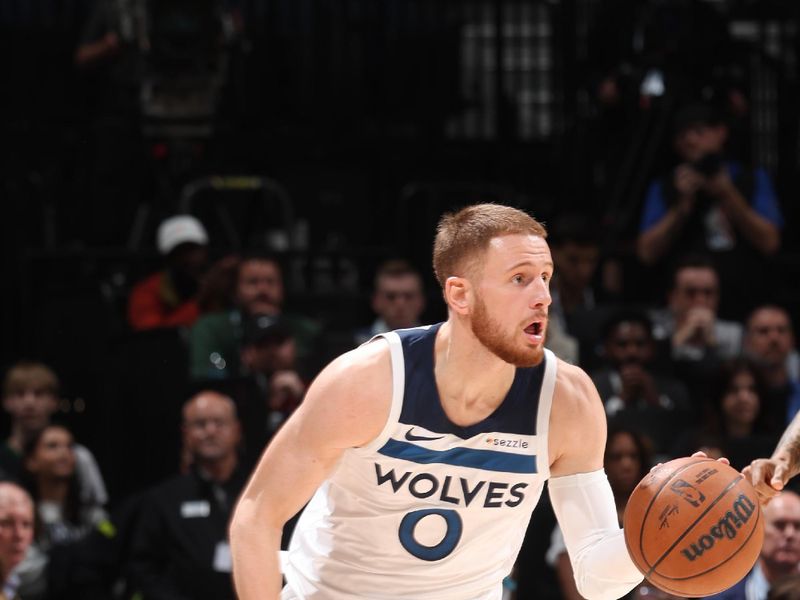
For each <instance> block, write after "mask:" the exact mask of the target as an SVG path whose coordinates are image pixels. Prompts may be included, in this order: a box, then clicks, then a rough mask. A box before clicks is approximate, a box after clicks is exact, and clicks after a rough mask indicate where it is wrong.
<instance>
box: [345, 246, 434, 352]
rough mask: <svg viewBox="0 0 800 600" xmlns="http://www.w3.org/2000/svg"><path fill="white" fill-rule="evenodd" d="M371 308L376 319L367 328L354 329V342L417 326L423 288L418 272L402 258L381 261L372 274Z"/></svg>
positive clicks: (423, 294) (422, 298) (423, 298)
mask: <svg viewBox="0 0 800 600" xmlns="http://www.w3.org/2000/svg"><path fill="white" fill-rule="evenodd" d="M372 310H373V311H374V312H375V314H376V315H377V318H376V319H375V321H373V323H372V325H370V326H369V327H364V328H362V329H359V330H358V331H356V333H355V335H354V342H355V344H356V345H359V344H363V343H364V342H366V341H367V340H369V339H371V338H372V337H373V336H375V335H378V334H379V333H386V332H387V331H393V330H395V329H406V328H408V327H416V326H417V325H419V318H420V316H421V315H422V312H423V311H424V310H425V290H424V288H423V285H422V277H421V276H420V274H419V272H418V271H417V270H416V269H414V267H412V266H411V265H410V264H409V263H407V262H406V261H404V260H389V261H386V262H384V263H383V264H381V265H380V266H379V267H378V270H377V272H376V273H375V291H374V292H373V293H372Z"/></svg>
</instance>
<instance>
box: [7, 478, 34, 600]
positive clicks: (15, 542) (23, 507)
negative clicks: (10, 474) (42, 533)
mask: <svg viewBox="0 0 800 600" xmlns="http://www.w3.org/2000/svg"><path fill="white" fill-rule="evenodd" d="M33 524H34V515H33V500H31V497H30V496H29V495H28V492H26V491H25V490H23V489H22V488H21V487H19V486H18V485H16V484H14V483H11V482H8V481H5V482H1V483H0V585H1V586H2V589H0V600H12V599H13V598H18V596H17V595H16V593H17V588H18V587H19V577H18V575H17V574H16V573H15V569H16V568H17V566H18V565H19V564H20V563H22V561H23V559H24V558H25V556H26V555H27V553H28V549H29V548H30V545H31V542H32V541H33Z"/></svg>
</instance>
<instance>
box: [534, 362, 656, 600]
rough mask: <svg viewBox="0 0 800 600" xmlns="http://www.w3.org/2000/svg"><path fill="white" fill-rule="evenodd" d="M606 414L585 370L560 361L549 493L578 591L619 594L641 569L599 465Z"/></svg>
mask: <svg viewBox="0 0 800 600" xmlns="http://www.w3.org/2000/svg"><path fill="white" fill-rule="evenodd" d="M605 445H606V415H605V411H604V410H603V403H602V401H601V400H600V396H599V394H598V393H597V389H596V388H595V387H594V384H593V383H592V381H591V379H589V376H588V375H586V373H584V372H583V371H582V370H581V369H579V368H578V367H574V366H571V365H568V364H566V363H564V362H561V361H560V362H559V367H558V375H557V378H556V386H555V391H554V396H553V407H552V409H551V415H550V434H549V452H550V475H551V479H550V482H549V490H550V498H551V500H552V503H553V509H554V511H555V513H556V517H557V518H558V522H559V524H560V526H561V530H562V532H563V533H564V541H565V543H566V546H567V552H568V554H569V557H570V562H571V563H572V569H573V572H574V574H575V584H576V586H577V588H578V591H579V592H580V594H581V595H582V596H583V597H584V598H587V599H588V600H605V599H612V598H620V597H621V596H624V595H625V594H627V593H628V592H629V591H631V590H632V589H633V588H634V587H636V586H637V585H638V584H639V582H641V581H642V574H641V573H640V572H639V570H638V569H637V568H636V566H635V565H634V564H633V561H632V560H631V558H630V555H629V554H628V550H627V548H626V546H625V539H624V537H623V534H622V529H620V527H619V523H618V521H617V509H616V504H615V502H614V494H613V493H612V491H611V486H610V485H609V483H608V479H607V478H606V474H605V471H604V470H603V454H604V451H605Z"/></svg>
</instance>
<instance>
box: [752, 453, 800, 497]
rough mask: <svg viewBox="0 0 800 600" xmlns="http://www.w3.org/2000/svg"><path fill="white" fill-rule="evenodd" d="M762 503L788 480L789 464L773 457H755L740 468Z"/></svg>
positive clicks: (775, 494) (775, 493)
mask: <svg viewBox="0 0 800 600" xmlns="http://www.w3.org/2000/svg"><path fill="white" fill-rule="evenodd" d="M742 474H743V475H744V476H745V477H746V478H747V479H748V480H749V481H750V483H752V484H753V487H754V488H755V489H756V492H758V497H759V498H760V500H761V502H762V503H763V504H766V503H767V502H769V501H770V500H771V499H772V498H774V497H775V496H777V495H778V494H779V493H780V491H781V490H782V489H783V487H784V486H785V485H786V482H787V481H789V476H790V472H789V466H788V465H787V464H786V463H785V462H784V461H781V460H776V459H774V458H757V459H756V460H754V461H753V462H751V463H750V464H749V465H748V466H746V467H745V468H744V469H742Z"/></svg>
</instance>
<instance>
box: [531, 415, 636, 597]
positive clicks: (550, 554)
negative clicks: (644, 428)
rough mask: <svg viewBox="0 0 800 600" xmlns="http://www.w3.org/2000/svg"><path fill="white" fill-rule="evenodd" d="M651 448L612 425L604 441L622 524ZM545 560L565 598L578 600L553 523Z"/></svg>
mask: <svg viewBox="0 0 800 600" xmlns="http://www.w3.org/2000/svg"><path fill="white" fill-rule="evenodd" d="M650 462H651V460H650V451H649V449H648V447H647V444H646V442H645V440H644V439H643V438H642V437H641V436H640V435H639V434H638V433H637V432H636V431H635V430H633V429H627V428H625V427H619V428H618V427H611V428H610V429H609V432H608V441H607V442H606V452H605V456H604V457H603V465H604V468H605V471H606V475H607V476H608V482H609V484H611V491H612V492H613V494H614V501H615V503H616V506H617V519H618V520H619V523H620V525H622V517H623V515H624V514H625V505H626V504H627V502H628V498H629V497H630V495H631V493H632V492H633V489H634V488H635V487H636V486H637V485H638V483H639V482H640V481H641V480H642V478H643V477H644V476H645V475H647V472H648V471H649V469H650V466H651V465H650ZM545 560H547V563H548V564H549V565H550V566H551V567H553V568H554V569H555V570H556V573H557V575H558V580H559V583H560V586H561V592H562V597H563V598H564V600H581V598H583V596H581V595H580V594H579V593H578V590H577V588H576V587H575V578H574V577H573V571H572V564H571V563H570V558H569V556H568V554H567V547H566V544H565V543H564V534H563V533H562V532H561V528H560V527H559V526H558V525H556V527H555V529H554V530H553V535H552V537H551V541H550V548H549V550H548V551H547V555H546V557H545Z"/></svg>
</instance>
